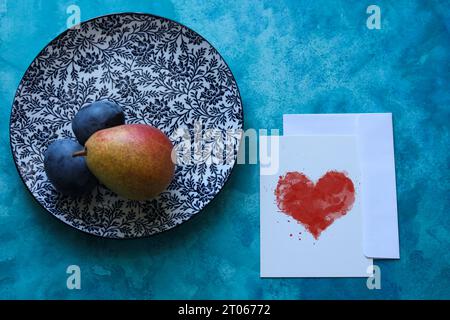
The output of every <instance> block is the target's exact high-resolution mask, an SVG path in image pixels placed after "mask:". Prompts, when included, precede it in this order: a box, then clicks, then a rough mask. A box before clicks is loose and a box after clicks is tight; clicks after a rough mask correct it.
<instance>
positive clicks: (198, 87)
mask: <svg viewBox="0 0 450 320" xmlns="http://www.w3.org/2000/svg"><path fill="white" fill-rule="evenodd" d="M101 99H110V100H113V101H116V102H117V103H118V104H120V105H121V106H122V107H123V108H124V111H125V114H126V121H127V123H147V124H151V125H153V126H156V127H158V128H160V129H161V130H162V131H164V132H165V133H166V134H167V135H169V136H171V135H172V134H173V132H175V131H176V130H178V129H186V128H187V129H188V130H192V128H193V125H194V123H202V125H203V126H204V127H205V128H213V129H219V130H222V131H226V130H240V129H242V125H243V110H242V102H241V98H240V95H239V90H238V87H237V84H236V81H235V79H234V77H233V75H232V73H231V71H230V69H229V67H228V66H227V64H226V63H225V61H224V60H223V59H222V57H221V56H220V54H219V53H218V52H217V51H216V50H215V49H214V48H213V47H212V46H211V44H210V43H209V42H208V41H206V40H205V39H204V38H203V37H201V36H200V35H199V34H197V33H196V32H194V31H193V30H191V29H189V28H187V27H185V26H183V25H180V24H179V23H177V22H174V21H171V20H168V19H165V18H161V17H157V16H153V15H149V14H135V13H122V14H113V15H108V16H103V17H99V18H95V19H92V20H89V21H86V22H83V23H82V24H81V25H80V28H79V29H73V30H72V29H71V30H67V31H65V32H64V33H62V34H61V35H59V36H58V37H57V38H56V39H54V40H53V41H52V42H51V43H50V44H49V45H47V46H46V47H45V48H44V49H43V50H42V51H41V52H40V53H39V54H38V56H37V57H36V58H35V59H34V61H33V62H32V63H31V65H30V67H29V68H28V70H27V71H26V72H25V75H24V76H23V79H22V81H21V82H20V85H19V87H18V89H17V92H16V95H15V98H14V103H13V107H12V112H11V122H10V139H11V148H12V152H13V156H14V161H15V163H16V165H17V169H18V171H19V173H20V176H21V177H22V179H23V181H24V183H25V185H26V186H27V188H28V189H29V190H30V192H31V193H32V195H33V196H34V197H35V198H36V200H37V201H38V202H39V203H40V204H41V205H42V206H43V207H44V208H45V209H47V210H48V211H49V212H50V213H51V214H52V215H54V216H55V217H57V218H58V219H60V220H61V221H63V222H65V223H67V224H69V225H70V226H72V227H74V228H77V229H79V230H81V231H85V232H88V233H90V234H94V235H97V236H102V237H108V238H136V237H145V236H150V235H153V234H156V233H159V232H162V231H165V230H168V229H171V228H173V227H175V226H176V225H179V224H180V223H182V222H183V221H186V220H188V219H189V218H191V217H192V216H193V215H195V214H196V213H198V212H199V211H200V210H202V209H203V208H204V207H205V205H207V204H208V203H209V202H210V201H211V200H212V199H213V198H214V196H216V195H217V193H218V192H219V191H220V189H221V188H222V187H223V185H224V184H225V182H226V181H227V179H228V177H229V175H230V173H231V170H232V168H233V166H234V164H235V160H236V152H235V153H234V154H233V156H232V159H231V161H226V162H223V163H218V164H217V163H207V162H202V163H194V164H192V165H184V166H177V169H176V172H175V177H174V179H173V181H172V183H171V184H170V186H169V187H168V188H167V190H166V191H165V192H163V193H162V194H160V195H159V196H158V197H157V198H155V199H153V200H150V201H141V202H140V201H130V200H127V199H123V198H120V197H119V196H117V195H116V194H114V193H113V192H111V191H109V190H108V189H107V188H105V187H103V186H99V187H98V188H97V189H96V190H95V191H94V192H93V193H92V194H90V195H88V196H85V197H82V198H78V199H74V198H70V197H65V196H62V195H60V194H59V193H58V192H57V191H55V190H54V188H53V186H52V185H51V183H50V182H49V181H48V179H47V177H46V175H45V172H44V166H43V153H44V151H45V150H46V148H47V146H48V144H49V143H50V142H51V141H53V140H55V139H59V138H73V139H75V137H74V134H73V132H72V130H71V121H72V118H73V117H74V115H75V113H76V112H77V111H78V110H79V109H80V107H81V106H83V105H84V104H86V103H89V102H92V101H95V100H101ZM173 142H174V143H175V144H177V143H178V141H173ZM229 143H230V142H229ZM238 146H239V139H234V140H233V141H232V142H231V147H232V148H233V149H234V150H237V149H238Z"/></svg>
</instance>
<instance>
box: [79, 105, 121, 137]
mask: <svg viewBox="0 0 450 320" xmlns="http://www.w3.org/2000/svg"><path fill="white" fill-rule="evenodd" d="M124 123H125V114H124V113H123V110H122V108H121V107H120V106H119V105H118V104H117V103H115V102H112V101H109V100H100V101H95V102H92V103H90V104H88V105H86V106H84V107H83V108H81V109H80V111H78V113H77V114H76V115H75V117H74V118H73V120H72V130H73V133H75V136H76V137H77V140H78V142H79V143H81V144H82V145H84V144H85V142H86V141H87V139H89V137H90V136H91V135H92V134H93V133H95V132H97V131H99V130H102V129H106V128H111V127H115V126H119V125H121V124H124Z"/></svg>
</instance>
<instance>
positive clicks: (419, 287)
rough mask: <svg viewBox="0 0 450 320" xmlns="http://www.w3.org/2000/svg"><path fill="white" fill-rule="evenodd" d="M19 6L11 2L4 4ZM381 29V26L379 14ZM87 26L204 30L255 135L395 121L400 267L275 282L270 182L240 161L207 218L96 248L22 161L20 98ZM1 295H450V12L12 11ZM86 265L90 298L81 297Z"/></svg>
mask: <svg viewBox="0 0 450 320" xmlns="http://www.w3.org/2000/svg"><path fill="white" fill-rule="evenodd" d="M4 3H6V6H5V5H2V4H4ZM372 3H376V4H378V5H379V6H380V7H381V12H382V29H381V30H368V29H367V28H366V25H365V23H366V18H367V14H366V13H365V11H366V8H367V6H368V5H369V4H372ZM70 4H78V5H79V6H80V7H81V18H82V20H87V19H90V18H93V17H95V16H99V15H103V14H108V13H113V12H121V11H136V12H148V13H154V14H157V15H162V16H165V17H168V18H172V19H175V20H177V21H180V22H182V23H184V24H186V25H187V26H189V27H191V28H193V29H194V30H196V31H197V32H199V33H200V34H202V35H203V36H204V37H205V38H207V39H208V40H210V41H211V43H212V44H213V45H214V46H215V47H216V48H217V49H218V50H219V52H221V54H222V55H223V57H224V58H225V59H226V61H227V62H228V64H229V65H230V67H231V69H232V71H233V73H234V75H235V77H236V80H237V82H238V84H239V86H240V90H241V94H242V98H243V102H244V108H245V121H246V123H245V125H246V127H247V128H250V127H252V128H269V129H270V128H281V126H282V114H283V113H311V112H393V115H394V130H395V152H396V166H397V187H398V208H399V219H400V237H401V239H400V240H401V260H399V261H382V262H378V265H379V266H380V267H381V271H382V289H381V290H378V291H376V290H374V291H370V290H368V289H367V288H366V284H365V280H364V279H260V278H259V199H258V196H259V195H258V193H259V192H258V190H259V178H258V167H257V166H256V165H239V166H237V167H236V168H235V170H234V172H233V174H232V177H231V178H230V181H229V183H228V184H227V185H226V186H225V188H224V190H223V191H222V192H221V193H220V194H219V196H218V197H217V198H216V199H215V200H214V201H213V202H212V203H211V204H210V205H209V206H208V207H207V209H206V210H204V211H203V212H202V213H200V214H199V215H198V216H197V217H195V218H194V219H192V220H191V221H189V222H187V223H185V224H183V225H182V226H180V227H177V228H175V229H174V230H171V231H169V232H166V233H163V234H161V235H158V236H155V237H152V238H149V239H141V240H128V241H115V240H103V239H99V238H94V237H92V236H88V235H85V234H83V233H81V232H78V231H76V230H74V229H72V228H70V227H68V226H66V225H64V224H62V223H60V222H58V221H57V220H56V219H54V218H52V217H51V216H50V215H49V214H48V213H47V212H46V211H44V210H43V209H41V208H40V207H39V205H38V204H37V203H36V202H35V201H34V200H33V198H32V197H31V196H30V195H29V194H28V192H27V190H26V189H25V187H24V185H23V184H22V182H21V180H20V178H19V176H18V174H17V172H16V169H15V167H14V163H13V160H12V156H11V152H10V149H9V134H8V119H9V113H10V108H11V102H12V99H13V95H14V92H15V90H16V87H17V85H18V83H19V81H20V78H21V77H22V75H23V73H24V72H25V70H26V68H27V67H28V65H29V63H30V62H31V61H32V59H33V58H34V56H35V55H36V54H37V53H38V52H39V51H40V50H41V49H42V48H43V47H44V46H45V45H46V44H47V43H48V42H49V41H50V40H51V39H53V38H54V37H55V36H56V35H57V34H59V33H60V32H62V31H63V30H64V29H65V25H66V19H67V17H68V15H66V8H67V6H68V5H70ZM0 30H1V31H0V82H1V87H0V103H1V108H0V119H1V121H0V298H32V299H35V298H38V299H42V298H67V299H72V298H77V299H79V298H167V299H172V298H252V299H260V298H275V299H283V298H290V299H309V298H324V299H329V298H337V299H340V298H350V299H356V298H362V299H366V298H369V299H370V298H375V299H378V298H389V299H391V298H407V299H412V298H438V299H439V298H447V299H448V298H450V263H449V262H450V253H449V247H450V201H449V195H448V194H449V190H450V188H449V187H450V182H449V176H448V172H449V163H450V161H449V144H450V135H449V126H448V121H449V119H450V81H449V80H450V79H449V78H450V3H449V2H448V1H420V0H417V1H406V0H404V1H370V2H365V1H355V2H354V3H352V2H350V1H334V0H330V1H318V0H310V1H223V2H215V3H212V2H211V1H202V0H197V1H172V2H163V1H133V2H131V1H125V0H115V1H93V0H85V1H72V0H71V1H53V2H51V1H44V0H42V1H24V0H20V1H12V0H1V1H0ZM70 264H77V265H79V266H80V267H81V272H82V284H81V285H82V289H81V290H79V291H69V290H68V289H67V288H66V276H67V275H66V274H65V270H66V268H67V266H68V265H70Z"/></svg>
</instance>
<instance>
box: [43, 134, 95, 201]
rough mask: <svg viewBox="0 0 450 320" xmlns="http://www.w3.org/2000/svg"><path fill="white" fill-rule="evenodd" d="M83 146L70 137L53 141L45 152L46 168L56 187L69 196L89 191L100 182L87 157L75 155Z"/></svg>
mask: <svg viewBox="0 0 450 320" xmlns="http://www.w3.org/2000/svg"><path fill="white" fill-rule="evenodd" d="M80 150H83V146H82V145H80V144H79V143H78V142H76V141H74V140H70V139H64V140H55V141H53V142H52V143H51V144H50V145H49V147H48V148H47V150H46V151H45V154H44V169H45V173H46V174H47V177H48V179H49V180H50V182H51V183H52V184H53V186H54V187H55V189H56V190H57V191H59V192H61V193H62V194H65V195H69V196H80V195H83V194H86V193H89V192H90V191H92V189H94V187H95V186H96V185H97V184H98V181H97V179H96V178H95V176H94V175H93V174H92V173H91V172H90V171H89V168H88V167H87V165H86V160H85V157H73V156H72V155H73V153H74V152H76V151H80Z"/></svg>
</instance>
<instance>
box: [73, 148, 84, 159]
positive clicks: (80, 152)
mask: <svg viewBox="0 0 450 320" xmlns="http://www.w3.org/2000/svg"><path fill="white" fill-rule="evenodd" d="M85 156H87V150H86V149H83V150H80V151H76V152H74V153H73V154H72V157H74V158H75V157H85Z"/></svg>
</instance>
